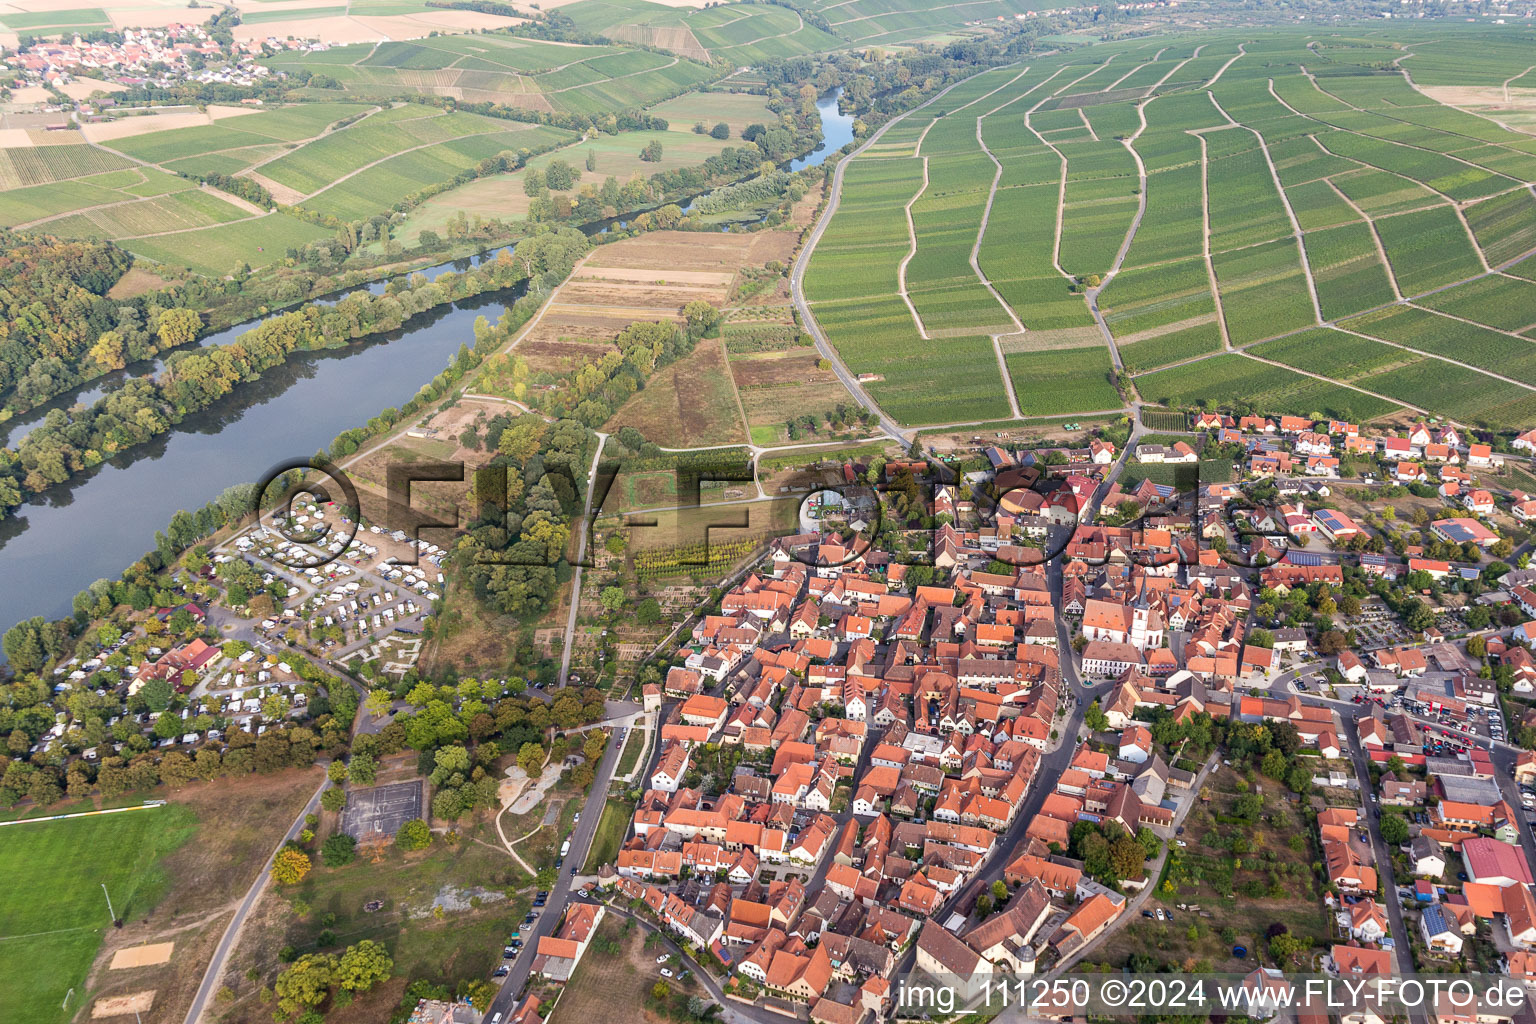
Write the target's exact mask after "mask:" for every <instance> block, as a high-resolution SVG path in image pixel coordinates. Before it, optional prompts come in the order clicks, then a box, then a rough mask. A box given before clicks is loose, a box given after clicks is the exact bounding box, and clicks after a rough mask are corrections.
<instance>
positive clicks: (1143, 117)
mask: <svg viewBox="0 0 1536 1024" xmlns="http://www.w3.org/2000/svg"><path fill="white" fill-rule="evenodd" d="M1148 102H1150V101H1148V100H1142V101H1141V102H1140V103H1138V104H1136V117H1137V119H1138V120H1139V121H1140V122H1141V123H1140V124H1139V125H1137V127H1136V130H1135V131H1134V132H1132V133H1131V135H1130V137H1129V138H1127V139H1122V140H1121V145H1123V146H1125V148H1126V151H1127V152H1129V153H1130V154H1131V159H1132V160H1134V161H1136V176H1137V183H1136V216H1134V217H1132V218H1131V226H1130V227H1129V228H1127V229H1126V232H1125V238H1124V239H1123V240H1122V241H1121V242H1120V249H1119V251H1117V252H1116V253H1115V262H1113V263H1111V264H1110V266H1109V271H1108V273H1106V274H1105V275H1104V277H1103V278H1102V279H1101V280H1100V282H1099V286H1098V287H1097V288H1089V289H1088V292H1087V300H1088V311H1089V312H1090V313H1092V314H1093V320H1094V322H1095V323H1097V324H1098V325H1099V331H1100V332H1101V333H1102V334H1103V335H1104V344H1106V345H1108V346H1109V357H1110V359H1111V360H1112V361H1113V362H1114V364H1115V369H1116V370H1117V371H1120V370H1124V369H1125V362H1124V360H1122V359H1121V358H1120V346H1119V345H1117V344H1115V336H1114V334H1113V332H1111V331H1110V329H1109V324H1107V323H1105V322H1104V314H1103V313H1101V312H1100V311H1099V294H1100V293H1101V292H1103V291H1104V289H1105V288H1108V287H1109V282H1111V281H1113V280H1114V279H1115V275H1116V274H1118V273H1120V266H1121V264H1123V263H1124V262H1125V256H1126V253H1128V252H1130V251H1131V243H1132V242H1133V241H1135V239H1136V231H1137V229H1139V228H1140V227H1141V218H1142V217H1143V216H1144V215H1145V214H1146V212H1147V165H1146V164H1145V163H1143V162H1142V159H1141V154H1140V153H1138V152H1136V140H1137V139H1139V138H1141V133H1142V132H1144V131H1146V130H1147V103H1148ZM1135 386H1136V385H1135V383H1134V382H1132V384H1131V387H1132V388H1134V387H1135ZM1131 397H1132V398H1133V399H1134V398H1136V397H1137V396H1136V395H1132V396H1131Z"/></svg>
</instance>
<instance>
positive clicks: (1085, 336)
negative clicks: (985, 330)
mask: <svg viewBox="0 0 1536 1024" xmlns="http://www.w3.org/2000/svg"><path fill="white" fill-rule="evenodd" d="M998 342H999V343H1000V344H1001V345H1002V347H1003V351H1004V352H1048V351H1054V350H1056V349H1068V348H1087V347H1088V346H1090V345H1103V344H1104V336H1103V335H1101V334H1100V333H1099V329H1098V328H1097V327H1065V328H1062V329H1061V330H1056V331H1025V332H1024V333H1023V334H1005V335H1003V336H1002V337H1001V338H999V339H998Z"/></svg>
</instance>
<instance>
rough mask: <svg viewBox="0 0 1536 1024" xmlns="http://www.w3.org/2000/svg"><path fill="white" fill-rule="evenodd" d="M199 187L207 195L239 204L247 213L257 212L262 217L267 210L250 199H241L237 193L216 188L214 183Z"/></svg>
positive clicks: (232, 204) (234, 204)
mask: <svg viewBox="0 0 1536 1024" xmlns="http://www.w3.org/2000/svg"><path fill="white" fill-rule="evenodd" d="M197 188H198V191H200V192H203V193H204V194H206V195H210V196H213V197H214V198H215V199H222V200H224V201H225V202H226V203H228V204H229V205H230V206H237V207H239V208H240V209H242V210H244V211H245V212H246V213H251V214H255V215H256V216H258V217H260V216H263V215H264V214H265V213H266V212H267V211H266V210H265V209H264V208H262V207H260V206H257V205H256V204H255V203H253V202H251V201H250V200H249V199H241V198H240V197H239V196H237V195H233V194H231V193H229V192H223V191H220V190H219V189H216V188H214V187H213V186H212V185H199V186H197Z"/></svg>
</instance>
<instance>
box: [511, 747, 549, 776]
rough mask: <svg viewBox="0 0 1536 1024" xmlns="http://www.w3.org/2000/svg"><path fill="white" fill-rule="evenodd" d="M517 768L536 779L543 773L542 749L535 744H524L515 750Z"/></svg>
mask: <svg viewBox="0 0 1536 1024" xmlns="http://www.w3.org/2000/svg"><path fill="white" fill-rule="evenodd" d="M517 766H518V767H519V768H521V769H522V770H523V771H525V772H527V773H528V777H529V778H533V779H536V778H538V777H539V775H540V773H541V772H543V771H544V748H543V747H541V746H539V744H537V743H524V744H523V745H522V746H521V747H519V748H518V750H517Z"/></svg>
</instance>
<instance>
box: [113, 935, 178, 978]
mask: <svg viewBox="0 0 1536 1024" xmlns="http://www.w3.org/2000/svg"><path fill="white" fill-rule="evenodd" d="M175 948H176V943H174V942H152V943H150V944H149V945H147V946H129V947H127V948H126V949H120V950H118V951H117V952H116V953H115V954H113V957H112V970H114V971H123V970H128V969H129V968H133V967H153V966H154V965H155V964H163V963H165V962H166V961H167V960H169V959H170V958H171V952H172V951H173V950H174V949H175Z"/></svg>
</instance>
